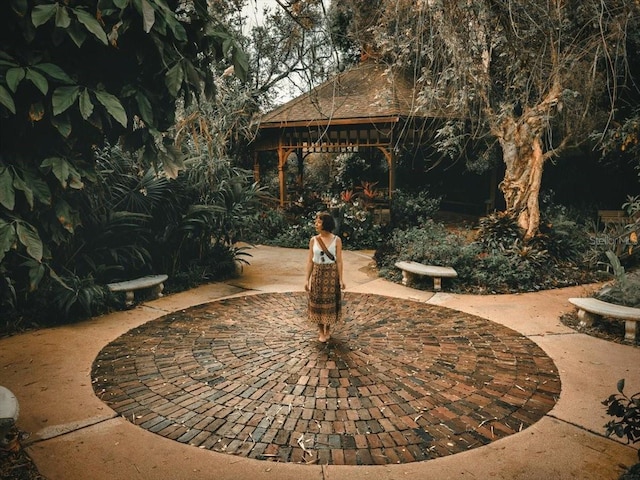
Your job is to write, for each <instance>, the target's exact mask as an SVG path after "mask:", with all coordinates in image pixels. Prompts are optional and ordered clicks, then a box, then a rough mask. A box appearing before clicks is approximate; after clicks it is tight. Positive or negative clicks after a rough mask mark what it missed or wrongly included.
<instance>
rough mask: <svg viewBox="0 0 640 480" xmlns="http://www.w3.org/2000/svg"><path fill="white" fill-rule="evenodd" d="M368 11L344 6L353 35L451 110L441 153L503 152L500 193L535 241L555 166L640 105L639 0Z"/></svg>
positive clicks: (425, 104) (432, 103) (387, 4)
mask: <svg viewBox="0 0 640 480" xmlns="http://www.w3.org/2000/svg"><path fill="white" fill-rule="evenodd" d="M364 3H365V2H357V1H345V2H340V4H339V6H338V7H337V8H339V9H340V11H342V12H343V15H342V17H341V18H343V19H344V18H347V19H352V20H351V22H350V23H349V22H347V27H346V28H347V31H348V32H349V33H348V36H349V38H350V39H352V41H353V42H359V43H360V46H361V48H362V49H363V50H367V51H371V52H373V53H374V54H375V55H376V56H377V57H378V58H379V60H380V61H383V62H387V63H388V64H389V65H390V66H393V68H404V69H405V70H407V71H409V72H411V73H412V74H413V75H414V77H415V80H416V84H417V85H418V87H419V88H420V92H421V93H420V99H421V105H419V107H421V108H422V109H423V110H424V111H437V110H438V109H439V108H440V109H441V108H443V107H444V108H445V109H446V110H447V111H448V112H452V114H451V115H450V116H449V118H450V120H449V121H448V122H447V124H446V125H444V126H443V128H441V129H440V131H439V134H438V138H437V141H438V145H439V146H440V148H441V149H443V150H445V151H448V152H453V153H455V152H460V151H462V150H463V149H464V148H465V145H466V144H467V143H468V142H472V143H473V149H474V151H475V152H478V153H477V154H478V157H482V156H483V155H489V154H490V152H491V151H499V155H501V157H502V160H503V162H504V164H505V167H506V173H505V177H504V179H503V180H502V182H501V183H500V188H501V190H502V192H503V193H504V196H505V200H506V205H507V210H508V211H510V212H511V213H513V214H514V215H516V216H517V217H518V220H519V224H520V226H521V227H522V228H523V229H524V231H525V232H526V235H525V237H526V238H531V237H533V236H534V235H535V234H536V233H537V232H538V227H539V221H540V218H539V216H540V213H539V206H538V195H539V189H540V183H541V178H542V171H543V166H544V163H545V162H546V161H547V160H549V159H550V158H553V157H557V156H558V155H559V154H560V153H561V152H562V151H565V150H566V149H567V148H570V147H575V146H577V145H579V144H580V143H581V142H584V141H586V140H587V139H589V138H590V135H589V134H590V133H591V132H593V131H594V130H598V129H599V130H600V132H605V131H606V130H607V128H610V127H611V126H612V125H613V123H612V121H613V120H615V115H616V113H617V112H618V111H619V110H618V109H619V108H620V106H621V103H622V101H624V100H625V99H627V101H628V100H629V99H635V100H636V102H635V103H637V99H638V98H639V97H638V88H637V81H638V77H639V75H640V72H638V68H637V67H638V65H637V63H633V62H630V60H631V59H632V55H630V54H629V52H630V51H631V53H634V52H636V53H637V48H638V38H637V31H638V29H639V27H640V4H639V3H638V2H637V1H636V0H608V1H606V2H602V1H599V0H597V1H596V0H586V1H569V2H549V1H547V0H527V1H518V2H514V1H493V0H492V1H482V0H481V1H477V0H476V1H462V2H448V1H445V0H430V1H423V2H413V1H409V0H393V1H385V0H380V1H379V2H373V3H367V4H366V5H364ZM363 19H366V20H367V22H365V21H363ZM372 19H375V21H372ZM369 25H370V26H369ZM631 101H633V100H631ZM483 145H486V149H485V151H484V153H483V152H482V151H480V148H482V146H483Z"/></svg>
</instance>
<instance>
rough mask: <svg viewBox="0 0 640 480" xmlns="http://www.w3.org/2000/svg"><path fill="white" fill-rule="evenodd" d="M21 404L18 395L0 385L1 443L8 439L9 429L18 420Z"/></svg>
mask: <svg viewBox="0 0 640 480" xmlns="http://www.w3.org/2000/svg"><path fill="white" fill-rule="evenodd" d="M19 413H20V405H19V404H18V399H17V398H16V396H15V395H14V394H13V393H12V392H11V390H9V389H8V388H6V387H2V386H0V445H3V444H5V443H6V441H7V436H8V435H9V431H10V430H11V428H12V427H13V426H14V425H15V423H16V422H17V421H18V414H19Z"/></svg>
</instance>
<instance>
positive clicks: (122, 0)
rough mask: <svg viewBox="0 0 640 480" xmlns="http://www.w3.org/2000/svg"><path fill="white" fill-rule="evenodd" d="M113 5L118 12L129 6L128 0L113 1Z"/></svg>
mask: <svg viewBox="0 0 640 480" xmlns="http://www.w3.org/2000/svg"><path fill="white" fill-rule="evenodd" d="M113 4H114V5H115V6H116V7H118V8H119V9H120V10H124V9H125V8H127V7H128V6H129V0H113Z"/></svg>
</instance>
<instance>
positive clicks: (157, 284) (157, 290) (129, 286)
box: [107, 275, 169, 305]
mask: <svg viewBox="0 0 640 480" xmlns="http://www.w3.org/2000/svg"><path fill="white" fill-rule="evenodd" d="M167 278H169V277H168V275H149V276H147V277H140V278H136V279H134V280H127V281H125V282H117V283H108V284H107V288H109V290H111V291H112V292H114V293H115V292H125V304H126V305H133V300H134V296H135V295H134V292H135V291H136V290H143V289H146V288H150V289H151V296H152V298H158V297H161V296H162V290H164V282H165V281H166V280H167Z"/></svg>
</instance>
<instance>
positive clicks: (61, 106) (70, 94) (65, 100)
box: [51, 85, 80, 115]
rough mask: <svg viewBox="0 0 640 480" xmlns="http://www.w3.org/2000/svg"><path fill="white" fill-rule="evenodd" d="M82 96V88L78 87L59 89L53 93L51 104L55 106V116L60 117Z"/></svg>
mask: <svg viewBox="0 0 640 480" xmlns="http://www.w3.org/2000/svg"><path fill="white" fill-rule="evenodd" d="M78 95H80V88H79V87H78V86H77V85H76V86H73V87H58V88H56V89H55V91H54V92H53V98H52V100H51V103H52V104H53V114H54V115H60V114H61V113H62V112H64V111H66V110H67V109H68V108H69V107H70V106H71V105H73V104H74V103H75V101H76V100H77V99H78Z"/></svg>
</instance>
